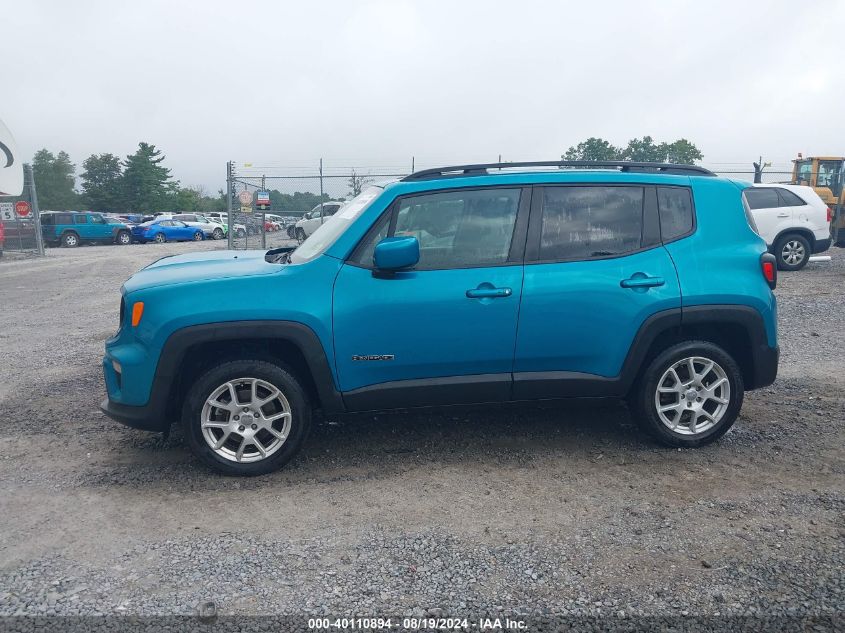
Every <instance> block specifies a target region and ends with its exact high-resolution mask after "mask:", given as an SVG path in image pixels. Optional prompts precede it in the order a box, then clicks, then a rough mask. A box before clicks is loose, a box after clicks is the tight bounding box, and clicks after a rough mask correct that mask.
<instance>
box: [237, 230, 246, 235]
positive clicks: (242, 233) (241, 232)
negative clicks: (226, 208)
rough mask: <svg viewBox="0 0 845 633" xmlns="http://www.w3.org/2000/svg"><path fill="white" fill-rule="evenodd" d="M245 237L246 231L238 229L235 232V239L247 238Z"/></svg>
mask: <svg viewBox="0 0 845 633" xmlns="http://www.w3.org/2000/svg"><path fill="white" fill-rule="evenodd" d="M245 236H246V231H244V230H243V229H236V230H235V237H245Z"/></svg>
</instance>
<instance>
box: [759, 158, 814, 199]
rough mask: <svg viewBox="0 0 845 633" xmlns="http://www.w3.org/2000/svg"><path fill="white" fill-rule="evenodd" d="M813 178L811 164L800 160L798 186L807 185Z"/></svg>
mask: <svg viewBox="0 0 845 633" xmlns="http://www.w3.org/2000/svg"><path fill="white" fill-rule="evenodd" d="M812 178H813V162H812V161H809V160H802V161H800V162H799V163H798V178H797V179H796V182H797V184H799V185H809V184H810V183H811V182H812ZM753 208H754V207H752V209H753Z"/></svg>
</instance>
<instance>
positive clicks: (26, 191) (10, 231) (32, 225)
mask: <svg viewBox="0 0 845 633" xmlns="http://www.w3.org/2000/svg"><path fill="white" fill-rule="evenodd" d="M4 251H5V252H19V253H31V254H36V255H43V254H44V243H43V241H42V236H41V215H40V213H39V210H38V196H37V194H36V192H35V180H34V179H33V175H32V167H31V166H30V165H24V187H23V194H22V195H20V196H16V197H11V196H0V254H2V253H3V252H4Z"/></svg>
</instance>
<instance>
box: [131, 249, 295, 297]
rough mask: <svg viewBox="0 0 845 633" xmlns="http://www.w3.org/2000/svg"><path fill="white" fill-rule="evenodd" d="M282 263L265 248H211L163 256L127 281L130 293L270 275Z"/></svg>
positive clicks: (276, 270)
mask: <svg viewBox="0 0 845 633" xmlns="http://www.w3.org/2000/svg"><path fill="white" fill-rule="evenodd" d="M281 268H282V265H281V264H270V263H268V262H267V261H265V259H264V251H209V252H206V253H186V254H184V255H171V256H169V257H162V258H161V259H159V260H157V261H155V262H153V263H152V264H150V265H149V266H147V267H146V268H142V269H141V270H139V271H138V272H137V273H135V274H134V275H132V276H131V277H130V278H129V279H127V280H126V283H125V284H123V287H124V289H125V291H126V292H134V291H136V290H142V289H144V288H152V287H155V286H167V285H172V284H182V283H189V282H192V281H205V280H210V279H231V278H233V277H253V276H255V275H269V274H271V273H275V272H278V271H279V270H281Z"/></svg>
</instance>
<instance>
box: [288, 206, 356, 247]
mask: <svg viewBox="0 0 845 633" xmlns="http://www.w3.org/2000/svg"><path fill="white" fill-rule="evenodd" d="M344 204H345V203H344V202H340V201H336V200H333V201H330V202H324V203H323V205H322V206H323V213H322V217H321V214H320V205H319V204H318V205H317V206H316V207H314V208H313V209H311V210H310V211H309V212H308V213H306V214H305V216H304V217H303V218H302V219H301V220H300V221H299V222H297V223H296V225H295V226H294V228H293V235H292V236H291V237H295V238H296V239H298V240H299V241H300V242H301V241H302V240H304V239H305V238H306V237H308V236H309V235H311V234H312V233H313V232H314V231H316V230H317V229H318V228H320V225H321V224H323V223H324V222H326V220H328V219H329V218H330V217H331V216H333V215H334V214H335V213H337V210H338V209H340V207H342V206H343V205H344Z"/></svg>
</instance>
